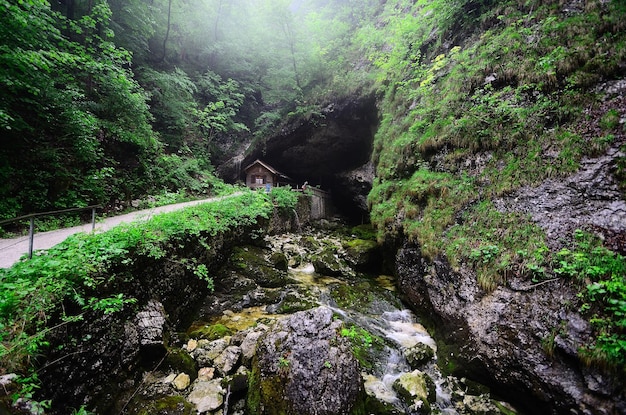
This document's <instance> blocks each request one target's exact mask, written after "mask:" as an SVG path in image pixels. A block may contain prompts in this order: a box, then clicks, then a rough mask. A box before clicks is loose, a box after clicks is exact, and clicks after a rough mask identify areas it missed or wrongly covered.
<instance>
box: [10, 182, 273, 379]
mask: <svg viewBox="0 0 626 415" xmlns="http://www.w3.org/2000/svg"><path fill="white" fill-rule="evenodd" d="M271 210H272V205H271V203H269V200H268V198H267V197H266V196H265V195H264V194H262V193H254V192H249V191H248V192H245V193H244V194H243V195H240V196H237V197H232V198H228V199H224V200H221V201H219V202H214V203H206V204H202V205H197V206H193V207H189V208H186V209H183V210H180V211H176V212H171V213H165V214H160V215H157V216H155V217H153V218H152V219H150V220H149V221H145V222H136V223H129V224H122V225H120V226H117V227H115V228H113V229H111V230H109V231H107V232H103V233H98V234H77V235H74V236H71V237H70V238H68V239H66V240H65V241H64V242H62V243H60V244H59V245H57V246H55V247H53V248H51V249H50V250H48V251H45V252H39V253H38V255H36V256H34V257H33V259H32V260H28V261H23V262H19V263H17V264H15V265H14V266H13V267H12V268H8V269H2V270H0V358H1V359H2V361H3V366H4V367H5V368H7V369H9V370H14V369H15V370H19V369H21V368H22V367H23V366H24V365H27V364H28V362H29V361H30V357H31V356H33V355H35V354H36V353H37V352H38V351H39V350H40V349H41V348H42V347H44V346H46V345H47V342H46V335H47V333H48V332H49V331H51V330H54V329H55V327H48V326H47V324H48V320H49V319H50V317H51V316H54V315H60V316H61V319H62V321H64V322H67V321H72V320H73V319H77V318H81V316H82V313H80V314H79V315H66V314H65V310H67V305H69V304H73V305H75V306H77V307H78V308H79V309H81V308H83V309H91V310H100V311H101V312H103V313H108V312H115V311H117V310H119V309H121V308H122V307H124V306H125V305H127V304H130V303H132V302H133V299H132V298H125V297H124V296H123V295H122V294H121V293H113V294H109V295H108V296H107V297H105V298H102V297H100V296H98V289H97V287H98V286H99V285H100V284H102V283H104V282H105V281H107V280H108V278H115V276H114V273H113V272H112V270H113V269H120V267H124V266H125V265H126V264H129V263H131V262H132V261H133V256H137V255H143V256H146V257H152V258H160V257H162V256H164V255H165V254H166V253H167V250H168V247H169V246H171V245H172V244H174V245H176V243H175V242H176V241H179V243H180V242H181V241H182V240H184V239H186V238H189V237H199V236H201V235H205V236H215V235H217V234H218V233H222V232H228V231H229V230H230V229H233V228H235V227H238V226H246V225H251V224H253V223H255V222H256V221H257V219H258V218H259V217H268V216H269V214H270V212H271ZM191 267H192V272H191V273H192V274H193V275H195V276H196V277H197V278H199V279H202V280H204V281H206V282H207V284H209V286H211V284H212V280H211V278H210V276H209V275H208V272H207V269H206V267H205V266H203V265H202V264H194V263H193V261H192V263H191ZM105 275H106V277H105ZM62 305H64V306H62ZM62 324H65V323H62Z"/></svg>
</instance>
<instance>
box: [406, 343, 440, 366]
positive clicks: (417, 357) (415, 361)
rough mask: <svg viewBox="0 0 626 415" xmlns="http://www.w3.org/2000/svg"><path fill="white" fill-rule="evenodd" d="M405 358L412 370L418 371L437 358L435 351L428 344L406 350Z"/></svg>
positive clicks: (417, 345) (420, 344) (419, 344)
mask: <svg viewBox="0 0 626 415" xmlns="http://www.w3.org/2000/svg"><path fill="white" fill-rule="evenodd" d="M404 357H405V358H406V361H407V362H408V363H409V365H410V366H411V368H412V369H417V368H419V367H420V366H422V365H424V364H425V363H428V362H429V361H430V360H432V358H433V357H435V351H434V350H433V348H432V347H430V346H429V345H427V344H424V343H418V344H416V345H415V346H413V347H410V348H408V349H407V350H405V351H404Z"/></svg>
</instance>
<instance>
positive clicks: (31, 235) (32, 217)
mask: <svg viewBox="0 0 626 415" xmlns="http://www.w3.org/2000/svg"><path fill="white" fill-rule="evenodd" d="M100 208H102V205H93V206H86V207H82V208H70V209H62V210H53V211H50V212H41V213H31V214H29V215H24V216H19V217H17V218H13V219H5V220H2V221H0V226H2V225H6V224H8V223H13V222H20V221H23V220H26V219H29V220H30V228H29V231H28V258H32V257H33V240H34V238H35V218H38V217H40V216H52V215H59V214H62V213H71V212H82V211H84V210H90V209H91V231H92V232H93V231H94V230H95V228H96V209H100Z"/></svg>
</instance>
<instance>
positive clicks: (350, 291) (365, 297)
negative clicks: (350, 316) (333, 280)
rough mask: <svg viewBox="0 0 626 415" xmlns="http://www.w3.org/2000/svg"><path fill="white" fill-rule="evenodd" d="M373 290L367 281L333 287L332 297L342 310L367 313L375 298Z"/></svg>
mask: <svg viewBox="0 0 626 415" xmlns="http://www.w3.org/2000/svg"><path fill="white" fill-rule="evenodd" d="M372 290H373V288H372V285H371V284H370V283H369V282H367V281H363V282H360V283H358V284H355V285H351V284H336V285H334V286H332V287H331V289H330V296H331V298H332V299H333V300H335V302H336V303H337V305H338V306H339V307H340V308H348V309H354V310H358V311H361V312H365V311H366V310H367V309H368V308H369V306H370V305H371V303H372V301H373V300H374V298H375V297H374V295H373V294H372Z"/></svg>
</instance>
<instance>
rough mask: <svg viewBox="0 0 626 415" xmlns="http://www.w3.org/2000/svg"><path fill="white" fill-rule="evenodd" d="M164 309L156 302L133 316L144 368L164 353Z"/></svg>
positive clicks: (149, 303) (151, 301) (150, 302)
mask: <svg viewBox="0 0 626 415" xmlns="http://www.w3.org/2000/svg"><path fill="white" fill-rule="evenodd" d="M165 319H166V315H165V309H164V308H163V305H162V304H161V303H160V302H159V301H156V300H150V301H149V302H148V304H146V306H145V307H144V308H143V310H141V311H140V312H139V313H137V315H136V316H135V322H134V327H135V328H136V335H137V338H138V341H139V351H140V354H141V360H142V362H143V364H144V366H150V365H152V364H153V363H154V362H155V361H156V360H158V359H160V358H161V357H162V356H164V355H165V353H166V351H167V350H166V348H165V343H164V339H163V331H164V326H165Z"/></svg>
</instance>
